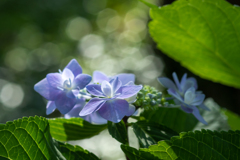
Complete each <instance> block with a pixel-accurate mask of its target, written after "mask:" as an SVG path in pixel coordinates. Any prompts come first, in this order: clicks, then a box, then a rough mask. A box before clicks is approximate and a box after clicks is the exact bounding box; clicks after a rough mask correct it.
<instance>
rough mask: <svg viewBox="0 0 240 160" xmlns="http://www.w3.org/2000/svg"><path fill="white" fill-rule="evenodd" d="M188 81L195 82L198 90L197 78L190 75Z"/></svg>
mask: <svg viewBox="0 0 240 160" xmlns="http://www.w3.org/2000/svg"><path fill="white" fill-rule="evenodd" d="M187 81H191V82H192V83H193V87H194V88H195V89H196V90H197V88H198V84H197V80H196V79H195V78H193V77H190V78H188V79H187Z"/></svg>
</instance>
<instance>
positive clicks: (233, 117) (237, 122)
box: [223, 109, 240, 130]
mask: <svg viewBox="0 0 240 160" xmlns="http://www.w3.org/2000/svg"><path fill="white" fill-rule="evenodd" d="M223 112H224V114H225V115H226V116H227V121H228V124H229V125H230V127H231V129H232V130H240V117H239V116H238V115H237V114H235V113H233V112H231V111H229V110H227V109H224V110H223Z"/></svg>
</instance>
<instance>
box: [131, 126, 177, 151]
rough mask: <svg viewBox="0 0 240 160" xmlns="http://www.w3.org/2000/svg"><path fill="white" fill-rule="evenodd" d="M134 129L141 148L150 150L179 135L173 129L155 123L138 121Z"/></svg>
mask: <svg viewBox="0 0 240 160" xmlns="http://www.w3.org/2000/svg"><path fill="white" fill-rule="evenodd" d="M132 127H133V131H134V133H135V135H136V136H137V138H138V141H139V143H140V146H142V147H143V148H148V147H149V146H150V145H153V144H157V142H158V141H161V140H170V138H171V137H172V136H177V135H178V133H177V132H175V131H173V130H172V129H170V128H167V127H166V126H163V125H161V124H158V123H155V122H148V121H138V122H136V123H134V124H133V125H132Z"/></svg>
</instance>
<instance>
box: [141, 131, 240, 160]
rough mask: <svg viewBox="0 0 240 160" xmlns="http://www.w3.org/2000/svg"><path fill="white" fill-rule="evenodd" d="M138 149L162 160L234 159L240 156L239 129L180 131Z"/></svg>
mask: <svg viewBox="0 0 240 160" xmlns="http://www.w3.org/2000/svg"><path fill="white" fill-rule="evenodd" d="M140 151H145V152H149V153H151V154H153V155H154V156H157V157H158V158H160V159H164V160H175V159H181V160H193V159H199V160H201V159H202V160H203V159H215V160H226V159H229V160H235V159H239V157H240V131H235V132H234V131H229V132H225V131H222V132H216V131H214V132H212V131H210V130H202V131H195V132H188V133H180V136H179V137H172V138H171V140H170V141H160V142H158V144H157V145H152V146H150V147H149V148H148V149H145V148H144V149H140Z"/></svg>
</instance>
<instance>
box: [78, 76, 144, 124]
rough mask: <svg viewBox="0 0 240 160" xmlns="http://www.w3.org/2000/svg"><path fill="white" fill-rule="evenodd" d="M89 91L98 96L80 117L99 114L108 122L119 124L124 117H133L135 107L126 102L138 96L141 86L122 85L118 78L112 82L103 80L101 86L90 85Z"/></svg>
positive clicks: (83, 110) (90, 102)
mask: <svg viewBox="0 0 240 160" xmlns="http://www.w3.org/2000/svg"><path fill="white" fill-rule="evenodd" d="M86 88H87V91H88V92H89V93H90V94H92V95H94V96H96V98H92V99H91V100H90V101H89V102H88V103H87V104H86V105H85V107H84V108H83V109H82V111H81V112H80V116H86V115H89V114H92V113H94V112H97V113H98V114H99V115H100V116H101V117H103V118H104V119H106V120H109V121H112V122H114V123H118V122H120V121H121V119H122V118H123V117H124V116H131V115H132V114H133V113H134V112H135V107H134V106H133V105H129V103H128V101H127V100H125V99H127V98H130V97H132V96H134V95H136V94H137V93H138V92H139V91H140V90H141V89H142V86H141V85H127V84H126V85H122V82H121V81H120V80H119V78H118V77H116V78H114V79H112V80H110V81H109V82H108V81H107V80H103V81H102V83H101V85H98V84H90V85H88V86H87V87H86Z"/></svg>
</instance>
